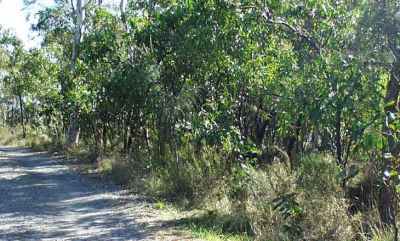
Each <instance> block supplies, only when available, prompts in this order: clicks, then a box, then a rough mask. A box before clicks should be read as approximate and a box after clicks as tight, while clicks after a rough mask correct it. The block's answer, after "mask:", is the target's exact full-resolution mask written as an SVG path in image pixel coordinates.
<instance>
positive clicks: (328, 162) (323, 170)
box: [297, 154, 341, 194]
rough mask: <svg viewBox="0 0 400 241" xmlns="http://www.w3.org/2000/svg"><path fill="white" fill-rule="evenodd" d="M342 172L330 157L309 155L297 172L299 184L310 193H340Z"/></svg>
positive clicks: (302, 160) (302, 161) (304, 158)
mask: <svg viewBox="0 0 400 241" xmlns="http://www.w3.org/2000/svg"><path fill="white" fill-rule="evenodd" d="M340 171H341V170H340V168H339V166H338V165H337V164H336V162H335V160H334V159H333V158H332V157H330V156H328V155H321V154H311V155H307V156H305V157H303V158H302V159H301V162H300V166H299V169H298V170H297V183H298V184H299V187H300V188H302V189H304V190H305V191H306V192H308V193H320V194H332V193H339V192H341V186H340V179H339V175H340Z"/></svg>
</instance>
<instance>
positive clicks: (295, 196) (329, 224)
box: [247, 159, 356, 241]
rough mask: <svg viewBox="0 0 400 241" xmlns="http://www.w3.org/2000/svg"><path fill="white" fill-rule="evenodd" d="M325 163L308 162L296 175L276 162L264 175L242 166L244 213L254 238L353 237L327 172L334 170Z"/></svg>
mask: <svg viewBox="0 0 400 241" xmlns="http://www.w3.org/2000/svg"><path fill="white" fill-rule="evenodd" d="M325 160H327V159H323V160H315V159H314V160H311V159H309V160H307V161H305V162H304V163H303V165H302V166H301V167H300V169H299V170H298V172H291V171H290V170H289V169H288V168H287V167H286V166H285V165H284V164H281V163H276V164H272V165H271V166H270V167H268V169H267V170H266V171H263V170H255V169H253V168H248V173H249V177H250V179H251V180H250V181H249V184H250V185H248V187H249V193H250V195H249V198H248V201H247V213H248V216H249V218H250V222H251V226H252V228H253V232H254V233H255V235H256V239H257V240H272V241H275V240H276V241H278V240H280V241H281V240H307V241H313V240H315V241H318V240H331V241H341V240H352V239H353V238H354V236H355V230H354V225H355V224H354V223H355V222H356V218H355V217H350V216H349V215H348V213H347V210H348V204H347V202H346V200H345V199H344V198H342V197H340V195H339V196H338V195H337V193H336V190H337V188H339V182H338V181H337V179H336V177H335V176H334V174H330V173H329V172H330V171H332V170H335V172H336V173H337V172H338V169H336V167H335V166H334V164H332V163H330V162H327V163H325ZM324 168H327V169H329V170H330V171H329V172H328V171H325V170H323V169H324ZM320 169H321V171H319V170H320ZM307 170H308V171H307Z"/></svg>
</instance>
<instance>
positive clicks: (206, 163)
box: [147, 145, 227, 205]
mask: <svg viewBox="0 0 400 241" xmlns="http://www.w3.org/2000/svg"><path fill="white" fill-rule="evenodd" d="M170 158H173V157H170ZM225 163H226V162H225V160H224V158H223V155H222V154H220V153H218V152H217V151H215V150H213V149H211V148H203V149H201V150H199V151H195V150H194V147H193V146H190V145H184V146H183V147H181V148H180V150H179V151H178V160H175V161H167V162H166V164H165V165H164V166H162V167H160V168H157V169H156V170H155V171H154V172H153V173H152V177H151V178H150V179H149V181H148V182H147V187H148V188H149V189H150V190H152V192H153V194H155V195H156V196H159V197H163V198H167V199H172V200H179V201H181V202H183V203H182V204H184V203H186V204H189V203H190V204H192V205H196V204H198V203H202V200H204V199H205V198H206V197H207V196H208V195H210V193H213V189H214V188H216V187H218V186H219V185H218V184H217V183H219V182H221V180H222V178H223V176H224V174H225V172H226V171H227V169H226V168H225Z"/></svg>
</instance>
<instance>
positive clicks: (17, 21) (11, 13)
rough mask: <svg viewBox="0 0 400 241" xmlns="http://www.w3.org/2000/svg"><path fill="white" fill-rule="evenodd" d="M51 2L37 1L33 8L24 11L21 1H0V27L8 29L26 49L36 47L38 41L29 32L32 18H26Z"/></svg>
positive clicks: (47, 0)
mask: <svg viewBox="0 0 400 241" xmlns="http://www.w3.org/2000/svg"><path fill="white" fill-rule="evenodd" d="M52 2H53V0H37V5H36V7H35V8H30V9H24V6H23V0H0V25H1V26H2V27H3V28H7V29H10V30H11V31H12V32H14V33H15V34H16V36H17V37H18V38H19V39H21V40H22V41H23V42H24V45H25V46H26V48H31V47H37V46H38V45H39V42H40V39H39V38H38V37H37V36H36V37H35V34H33V33H32V31H31V30H30V27H31V24H32V23H33V22H32V18H31V20H30V21H28V20H27V16H28V15H30V14H32V13H35V12H36V11H37V10H38V8H42V7H44V6H50V5H51V4H52Z"/></svg>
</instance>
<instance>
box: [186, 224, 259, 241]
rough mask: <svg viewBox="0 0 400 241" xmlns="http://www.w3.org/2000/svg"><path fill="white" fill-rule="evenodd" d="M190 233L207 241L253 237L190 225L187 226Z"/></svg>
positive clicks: (226, 240) (239, 240) (249, 239)
mask: <svg viewBox="0 0 400 241" xmlns="http://www.w3.org/2000/svg"><path fill="white" fill-rule="evenodd" d="M189 229H190V231H191V232H192V235H193V236H194V237H195V238H199V239H202V240H207V241H252V240H253V239H252V238H251V237H249V236H247V235H240V234H226V233H224V232H223V231H221V230H213V229H208V228H204V227H201V226H196V225H192V226H191V227H189Z"/></svg>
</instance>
